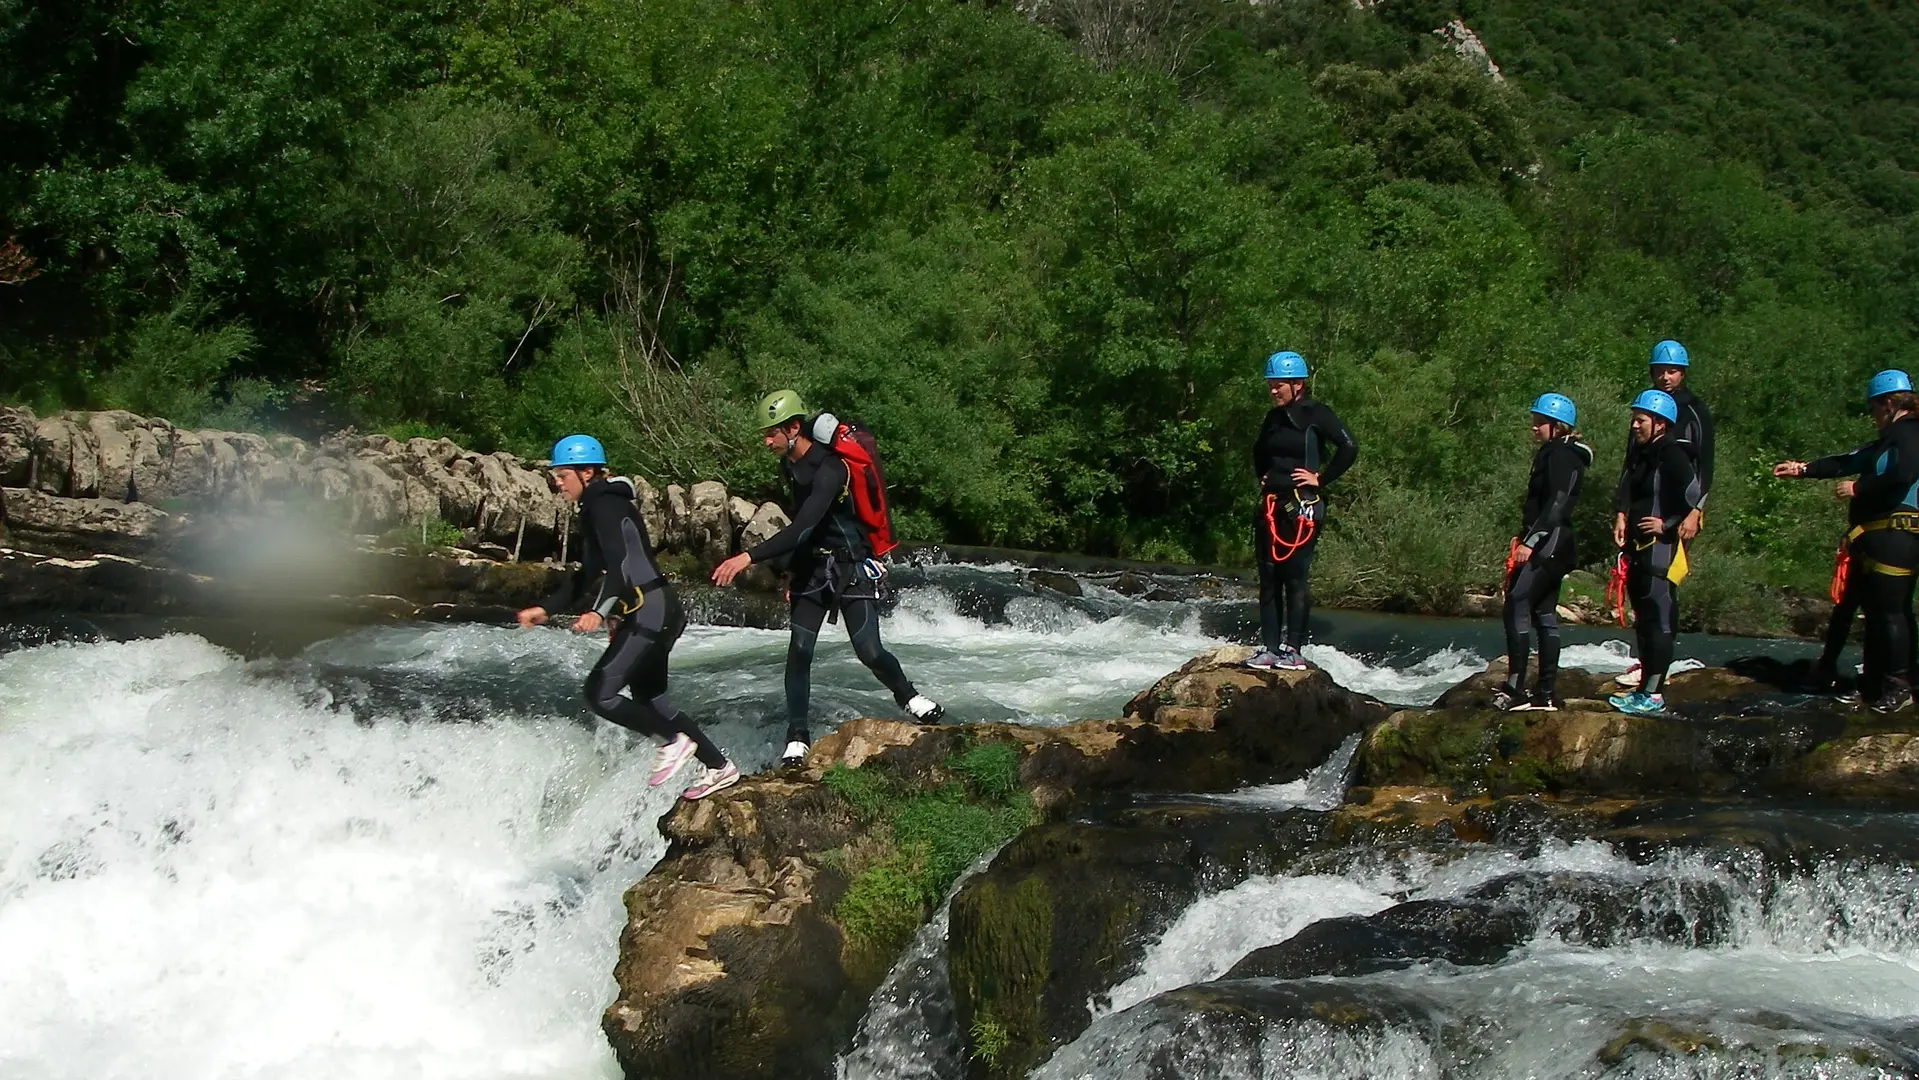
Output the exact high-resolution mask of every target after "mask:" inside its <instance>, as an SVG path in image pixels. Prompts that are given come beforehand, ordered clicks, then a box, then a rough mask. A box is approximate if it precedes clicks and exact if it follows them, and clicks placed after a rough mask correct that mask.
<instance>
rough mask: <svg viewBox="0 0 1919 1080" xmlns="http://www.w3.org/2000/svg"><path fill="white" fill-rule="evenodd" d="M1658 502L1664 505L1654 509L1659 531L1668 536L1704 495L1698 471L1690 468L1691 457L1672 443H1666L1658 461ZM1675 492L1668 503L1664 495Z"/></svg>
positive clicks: (1700, 503)
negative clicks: (1657, 515) (1656, 514)
mask: <svg viewBox="0 0 1919 1080" xmlns="http://www.w3.org/2000/svg"><path fill="white" fill-rule="evenodd" d="M1659 490H1660V493H1661V498H1660V500H1659V501H1660V502H1661V503H1662V504H1664V505H1661V506H1659V507H1656V508H1655V512H1657V513H1659V514H1660V515H1661V517H1660V521H1661V529H1662V531H1664V532H1672V531H1673V530H1674V529H1677V528H1678V527H1679V524H1680V522H1683V521H1685V520H1686V516H1687V515H1688V514H1691V513H1692V512H1693V511H1694V510H1697V509H1699V507H1700V506H1701V505H1702V504H1703V503H1704V502H1705V501H1706V493H1705V492H1704V491H1702V490H1700V486H1699V470H1698V469H1697V468H1695V467H1694V466H1693V459H1692V455H1691V454H1690V453H1688V452H1687V451H1686V450H1685V449H1683V448H1682V447H1680V446H1679V445H1678V444H1676V443H1672V442H1670V441H1668V443H1667V450H1666V452H1665V454H1663V455H1661V457H1660V461H1659ZM1671 491H1676V492H1679V497H1678V498H1676V499H1671V500H1668V499H1667V498H1666V497H1665V493H1666V492H1671Z"/></svg>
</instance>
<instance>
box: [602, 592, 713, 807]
mask: <svg viewBox="0 0 1919 1080" xmlns="http://www.w3.org/2000/svg"><path fill="white" fill-rule="evenodd" d="M667 596H668V600H667V603H666V607H667V608H668V609H669V610H667V611H664V612H661V613H660V614H659V615H658V616H657V617H655V618H641V614H642V612H644V609H642V612H635V613H634V615H633V617H631V618H627V619H623V620H621V622H620V625H619V627H618V629H616V630H614V631H613V641H612V643H611V644H609V645H607V647H606V652H604V653H602V654H600V660H599V662H598V663H596V664H594V665H593V670H592V671H591V672H589V673H588V674H587V676H586V702H587V704H588V705H589V706H591V707H592V709H593V711H594V712H596V713H598V714H599V715H601V716H603V717H605V718H606V719H608V720H611V721H612V722H614V723H616V724H618V725H620V726H621V727H623V728H626V729H628V730H630V731H637V732H639V733H640V734H642V735H652V736H654V737H655V738H658V739H661V740H664V741H667V742H671V741H672V740H673V738H674V737H675V736H677V735H685V736H686V737H688V738H690V739H692V740H693V746H694V752H695V755H696V756H697V757H698V758H699V760H700V764H702V765H705V766H706V767H707V768H710V769H718V768H721V767H722V766H724V765H725V764H726V755H725V754H724V753H722V752H721V751H720V748H719V747H718V746H716V745H714V743H713V740H711V739H709V738H707V737H706V733H705V732H704V731H701V730H700V726H699V725H698V724H696V723H694V722H693V720H692V719H691V718H690V717H688V716H687V715H686V714H685V713H683V712H681V711H680V710H679V709H678V708H676V707H675V706H674V704H673V702H672V701H671V700H670V699H668V698H667V696H666V664H667V657H668V656H669V655H670V654H671V653H672V651H673V643H674V642H675V641H678V640H679V637H680V634H681V633H682V632H683V631H684V630H685V629H686V616H685V613H684V612H683V611H682V610H681V609H680V604H679V600H678V599H677V598H675V597H673V596H672V595H671V594H670V593H669V594H667ZM646 614H649V615H650V614H652V613H646ZM649 624H650V625H649ZM622 689H630V690H631V692H632V694H633V696H632V697H627V696H625V695H624V694H621V693H620V691H621V690H622ZM681 760H684V759H681Z"/></svg>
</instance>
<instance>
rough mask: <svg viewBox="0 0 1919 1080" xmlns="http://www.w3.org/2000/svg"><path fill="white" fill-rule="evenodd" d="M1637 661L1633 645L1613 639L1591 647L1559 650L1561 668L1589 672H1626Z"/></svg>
mask: <svg viewBox="0 0 1919 1080" xmlns="http://www.w3.org/2000/svg"><path fill="white" fill-rule="evenodd" d="M1634 663H1635V661H1634V660H1633V656H1632V643H1631V642H1628V641H1622V640H1620V639H1619V638H1612V639H1610V640H1607V641H1596V642H1593V643H1592V644H1590V645H1568V646H1566V647H1565V648H1563V649H1561V650H1559V666H1560V667H1569V668H1585V669H1586V670H1587V671H1624V670H1626V669H1627V668H1629V667H1631V666H1632V665H1633V664H1634Z"/></svg>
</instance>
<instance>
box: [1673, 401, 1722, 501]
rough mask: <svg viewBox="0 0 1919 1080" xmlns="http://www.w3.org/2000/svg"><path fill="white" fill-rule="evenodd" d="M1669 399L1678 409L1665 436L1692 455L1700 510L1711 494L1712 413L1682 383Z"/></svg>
mask: <svg viewBox="0 0 1919 1080" xmlns="http://www.w3.org/2000/svg"><path fill="white" fill-rule="evenodd" d="M1671 397H1672V401H1673V404H1674V405H1676V406H1678V407H1679V422H1678V423H1676V424H1674V425H1673V426H1672V428H1671V429H1670V430H1669V431H1668V432H1667V434H1668V435H1669V436H1670V437H1671V438H1674V439H1677V440H1678V441H1680V442H1681V443H1684V444H1685V447H1686V450H1687V451H1688V452H1689V453H1691V454H1692V463H1693V471H1694V472H1695V473H1697V474H1698V476H1699V505H1700V506H1701V507H1704V506H1705V505H1706V497H1707V496H1709V495H1711V494H1712V452H1713V434H1712V410H1710V409H1708V408H1706V403H1705V402H1703V401H1701V400H1699V399H1698V398H1697V397H1695V396H1693V392H1692V391H1691V390H1688V389H1686V387H1685V384H1683V383H1682V384H1680V385H1679V386H1678V387H1676V388H1675V389H1674V390H1673V392H1672V394H1671Z"/></svg>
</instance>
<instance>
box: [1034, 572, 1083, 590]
mask: <svg viewBox="0 0 1919 1080" xmlns="http://www.w3.org/2000/svg"><path fill="white" fill-rule="evenodd" d="M1026 580H1027V582H1028V583H1030V584H1032V585H1033V586H1035V587H1037V588H1041V589H1051V590H1052V591H1054V592H1056V593H1059V594H1061V595H1062V596H1083V595H1085V592H1086V590H1085V589H1084V588H1082V587H1081V586H1080V583H1079V579H1078V578H1076V577H1074V576H1073V575H1071V574H1062V573H1060V572H1059V571H1057V570H1029V571H1027V572H1026Z"/></svg>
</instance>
